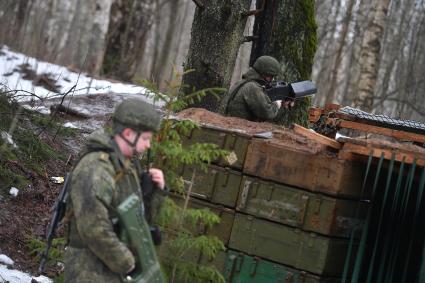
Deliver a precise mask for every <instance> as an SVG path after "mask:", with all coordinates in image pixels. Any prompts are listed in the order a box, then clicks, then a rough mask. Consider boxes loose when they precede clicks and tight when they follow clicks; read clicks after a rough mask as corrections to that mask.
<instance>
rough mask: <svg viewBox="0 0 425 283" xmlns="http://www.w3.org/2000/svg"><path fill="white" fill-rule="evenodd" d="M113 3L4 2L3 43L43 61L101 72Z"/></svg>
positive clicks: (0, 23) (60, 0) (1, 6)
mask: <svg viewBox="0 0 425 283" xmlns="http://www.w3.org/2000/svg"><path fill="white" fill-rule="evenodd" d="M111 4H112V0H95V1H84V0H72V1H69V0H31V1H6V2H2V3H1V4H0V13H1V14H3V16H2V17H1V19H0V34H2V36H1V42H3V43H5V44H8V45H10V46H11V47H13V48H16V49H17V50H18V51H21V52H23V53H25V54H27V55H30V56H34V57H37V58H39V59H42V60H46V61H50V62H53V63H57V64H60V65H73V66H75V67H77V68H80V69H84V70H86V71H89V72H92V73H97V72H98V71H99V69H100V66H101V64H102V60H103V52H104V45H105V35H106V31H107V27H108V24H109V11H110V6H111ZM8 26H10V27H11V28H9V29H6V30H4V29H5V28H3V27H8Z"/></svg>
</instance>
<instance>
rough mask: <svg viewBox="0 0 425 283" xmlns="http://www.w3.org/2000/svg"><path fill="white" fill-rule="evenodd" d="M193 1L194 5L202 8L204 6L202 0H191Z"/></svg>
mask: <svg viewBox="0 0 425 283" xmlns="http://www.w3.org/2000/svg"><path fill="white" fill-rule="evenodd" d="M192 1H193V3H195V5H196V6H198V8H200V9H203V8H204V6H205V5H204V2H202V0H192Z"/></svg>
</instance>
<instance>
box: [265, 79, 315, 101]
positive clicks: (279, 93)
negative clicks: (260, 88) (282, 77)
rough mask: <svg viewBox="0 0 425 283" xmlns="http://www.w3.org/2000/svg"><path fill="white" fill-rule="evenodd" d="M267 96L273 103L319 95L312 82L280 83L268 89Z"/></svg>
mask: <svg viewBox="0 0 425 283" xmlns="http://www.w3.org/2000/svg"><path fill="white" fill-rule="evenodd" d="M265 91H266V94H267V96H268V97H269V98H270V100H271V101H276V100H284V101H285V100H296V99H299V98H302V97H306V96H310V95H314V94H316V93H317V89H316V85H315V84H314V83H313V82H312V81H301V82H295V83H286V82H284V81H278V82H275V83H273V84H272V85H271V86H270V87H268V88H266V90H265Z"/></svg>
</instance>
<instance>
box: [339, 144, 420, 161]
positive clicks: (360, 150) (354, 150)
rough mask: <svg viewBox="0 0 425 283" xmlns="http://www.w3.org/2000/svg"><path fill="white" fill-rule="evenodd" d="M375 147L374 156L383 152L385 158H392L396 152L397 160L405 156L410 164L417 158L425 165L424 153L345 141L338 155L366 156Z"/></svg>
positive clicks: (377, 156) (350, 158) (345, 157)
mask: <svg viewBox="0 0 425 283" xmlns="http://www.w3.org/2000/svg"><path fill="white" fill-rule="evenodd" d="M372 149H373V157H376V158H380V157H381V155H382V154H384V158H385V159H388V160H390V159H391V157H392V154H393V153H394V154H395V160H396V161H402V160H403V158H404V162H405V163H408V164H412V163H413V160H414V159H415V158H416V164H417V165H419V166H425V158H424V157H423V154H421V153H416V152H412V151H405V150H400V149H397V150H391V149H385V148H377V147H373V148H372V147H366V146H362V145H357V144H352V143H345V144H344V147H343V148H342V150H341V151H340V152H339V155H338V157H339V158H341V159H346V160H352V157H351V154H359V155H364V156H369V154H370V152H371V150H372Z"/></svg>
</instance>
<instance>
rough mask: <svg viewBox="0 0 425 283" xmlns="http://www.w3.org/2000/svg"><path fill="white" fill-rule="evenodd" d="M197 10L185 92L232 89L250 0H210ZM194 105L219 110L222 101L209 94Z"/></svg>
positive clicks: (188, 59)
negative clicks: (220, 88) (232, 80)
mask: <svg viewBox="0 0 425 283" xmlns="http://www.w3.org/2000/svg"><path fill="white" fill-rule="evenodd" d="M203 3H204V5H203V7H198V6H197V7H196V11H195V17H194V21H193V25H192V33H191V34H192V37H191V42H190V47H189V53H188V56H187V59H186V63H185V65H184V69H185V70H194V71H193V72H190V73H187V74H185V75H184V76H183V85H185V86H188V87H185V88H184V90H183V91H184V92H185V93H187V94H188V93H191V92H193V91H194V90H201V89H205V88H209V87H225V88H227V87H229V84H230V80H231V77H232V73H233V68H234V64H235V60H236V57H237V54H238V50H239V46H240V45H241V43H242V42H243V40H244V38H243V31H244V28H245V24H246V20H247V17H246V16H245V15H244V13H246V12H247V11H248V10H249V7H250V4H251V1H250V0H234V1H228V0H209V1H203ZM192 106H196V107H201V108H205V109H208V110H211V111H216V109H217V106H218V100H217V99H216V97H215V96H213V95H211V94H209V95H207V96H205V97H204V98H203V99H202V100H201V102H196V103H195V104H193V105H192Z"/></svg>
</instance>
